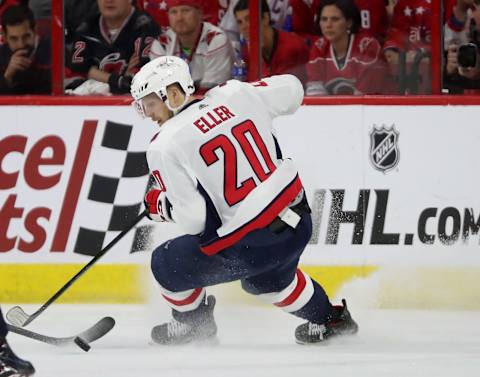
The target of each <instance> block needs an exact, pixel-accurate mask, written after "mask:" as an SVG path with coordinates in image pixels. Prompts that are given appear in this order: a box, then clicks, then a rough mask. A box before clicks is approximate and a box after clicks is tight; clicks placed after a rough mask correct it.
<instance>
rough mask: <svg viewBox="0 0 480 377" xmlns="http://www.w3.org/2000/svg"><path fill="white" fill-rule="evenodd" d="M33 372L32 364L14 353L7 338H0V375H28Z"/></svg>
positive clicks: (21, 376) (22, 376) (18, 376)
mask: <svg viewBox="0 0 480 377" xmlns="http://www.w3.org/2000/svg"><path fill="white" fill-rule="evenodd" d="M34 373H35V369H34V368H33V365H32V364H30V363H29V362H28V361H26V360H22V359H20V358H19V357H18V356H17V355H15V353H13V351H12V349H11V348H10V346H9V345H8V343H7V340H6V339H1V338H0V377H28V376H31V375H33V374H34Z"/></svg>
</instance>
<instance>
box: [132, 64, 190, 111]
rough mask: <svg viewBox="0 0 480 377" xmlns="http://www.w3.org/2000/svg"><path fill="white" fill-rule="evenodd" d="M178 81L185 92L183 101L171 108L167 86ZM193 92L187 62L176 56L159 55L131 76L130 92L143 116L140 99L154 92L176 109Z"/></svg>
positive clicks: (168, 105) (173, 109)
mask: <svg viewBox="0 0 480 377" xmlns="http://www.w3.org/2000/svg"><path fill="white" fill-rule="evenodd" d="M175 83H178V84H179V85H180V87H181V88H182V89H183V91H184V92H185V102H184V103H183V104H182V105H180V106H178V107H177V108H172V107H171V106H170V104H169V101H168V97H167V87H168V86H169V85H172V84H175ZM193 92H195V86H194V84H193V80H192V76H191V75H190V68H189V67H188V64H187V63H186V62H185V61H184V60H183V59H181V58H179V57H177V56H160V57H158V58H156V59H154V60H152V61H150V62H148V63H147V64H145V65H144V66H143V67H142V68H141V69H140V71H138V73H137V74H136V75H135V76H134V77H133V80H132V85H131V86H130V93H131V94H132V97H133V99H134V100H135V101H134V105H135V107H136V109H137V110H138V111H139V112H140V114H141V115H142V116H145V111H144V107H143V104H142V99H143V98H144V97H146V96H148V95H149V94H151V93H155V94H156V95H157V96H158V97H159V98H160V99H161V100H162V101H163V102H164V103H165V104H166V105H167V107H168V108H169V109H170V110H172V111H176V110H179V109H180V108H182V107H183V106H184V105H185V103H186V102H187V100H188V97H189V96H190V95H192V94H193Z"/></svg>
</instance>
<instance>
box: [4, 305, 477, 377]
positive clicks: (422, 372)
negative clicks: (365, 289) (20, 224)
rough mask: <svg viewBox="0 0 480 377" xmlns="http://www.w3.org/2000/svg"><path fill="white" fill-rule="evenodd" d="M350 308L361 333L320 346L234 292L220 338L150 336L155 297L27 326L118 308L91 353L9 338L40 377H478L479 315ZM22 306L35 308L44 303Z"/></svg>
mask: <svg viewBox="0 0 480 377" xmlns="http://www.w3.org/2000/svg"><path fill="white" fill-rule="evenodd" d="M350 306H351V312H352V314H353V316H354V318H355V319H356V320H357V321H358V323H359V325H360V332H359V334H358V335H356V336H354V337H350V338H345V339H338V340H336V341H334V342H333V341H332V342H331V343H330V344H328V345H321V346H300V345H296V344H295V343H294V340H293V331H294V329H295V326H296V325H297V324H299V323H301V322H302V321H301V320H298V319H296V318H294V317H291V316H289V315H287V314H285V313H283V312H282V311H280V310H278V309H276V308H272V307H268V306H263V305H251V304H250V302H247V303H242V304H235V303H232V302H229V301H228V300H225V301H223V302H222V300H218V302H217V307H216V309H215V316H216V320H217V324H218V326H219V336H218V337H219V340H220V343H219V344H218V345H216V346H182V347H173V348H172V347H170V348H169V347H164V346H163V347H162V346H154V345H152V344H150V340H149V337H150V329H151V327H152V326H153V325H155V324H158V323H160V322H163V321H165V320H167V319H168V318H169V315H168V311H167V308H166V307H165V306H163V305H162V304H160V303H157V302H154V303H150V304H147V305H53V306H52V307H50V308H49V309H47V311H45V312H44V313H43V314H42V315H41V317H38V318H37V319H36V320H35V322H33V323H32V324H31V325H29V327H28V328H29V329H31V330H34V331H38V332H43V333H45V334H49V335H54V336H67V335H72V334H74V333H76V332H79V331H82V330H83V329H85V328H86V327H88V326H90V325H92V324H93V323H95V322H96V321H97V320H98V319H100V318H101V317H103V316H107V315H110V316H113V317H114V318H115V319H116V322H117V323H116V326H115V328H114V329H113V330H112V331H111V332H110V333H109V334H107V335H106V336H105V337H104V338H102V339H100V340H98V341H97V342H94V343H92V349H91V350H90V352H88V353H85V352H83V351H81V350H80V349H78V348H75V347H69V348H56V347H53V346H50V345H47V344H43V343H38V342H36V341H33V340H29V339H27V338H24V337H21V336H18V335H15V334H10V335H9V338H10V343H11V345H12V347H13V348H14V350H15V351H16V352H17V353H18V354H19V355H21V356H22V357H25V358H27V359H30V360H31V361H32V362H33V363H34V365H35V367H36V369H37V374H36V376H37V377H56V376H69V377H80V376H88V377H132V376H142V377H154V376H155V377H157V376H158V377H187V376H188V377H207V376H208V377H227V376H231V377H247V376H248V377H252V376H253V377H257V376H258V377H292V376H295V377H300V376H302V377H303V376H325V377H337V376H338V377H341V376H360V377H363V376H368V377H385V376H399V377H400V376H401V377H415V376H419V377H420V376H422V377H425V376H432V377H433V376H434V377H463V376H465V377H475V376H480V325H479V322H480V315H479V314H480V313H478V312H474V311H470V312H468V311H438V310H437V311H434V310H422V311H421V310H379V309H372V308H370V309H369V308H362V307H355V306H354V305H353V304H352V305H350ZM22 307H24V308H25V309H26V310H27V312H29V313H32V312H33V311H35V310H36V309H37V308H38V306H37V305H22ZM4 309H5V310H6V309H8V306H6V305H4Z"/></svg>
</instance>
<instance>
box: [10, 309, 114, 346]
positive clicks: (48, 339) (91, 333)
mask: <svg viewBox="0 0 480 377" xmlns="http://www.w3.org/2000/svg"><path fill="white" fill-rule="evenodd" d="M113 326H115V320H114V319H113V318H112V317H104V318H102V319H101V320H100V321H98V322H97V323H95V324H94V325H93V326H92V327H90V328H88V329H87V330H85V331H83V332H81V333H80V334H78V335H74V336H68V337H64V338H56V337H53V336H48V335H42V334H38V333H36V332H33V331H30V330H26V329H22V328H21V327H17V326H13V325H10V324H7V328H8V331H11V332H13V333H15V334H19V335H23V336H26V337H27V338H31V339H35V340H38V341H39V342H43V343H48V344H52V345H54V346H66V345H74V344H75V345H77V346H78V347H80V348H81V349H82V350H84V351H85V352H88V351H89V350H90V344H89V343H91V342H94V341H95V340H97V339H99V338H101V337H102V336H104V335H105V334H107V333H108V332H109V331H110V330H111V329H113Z"/></svg>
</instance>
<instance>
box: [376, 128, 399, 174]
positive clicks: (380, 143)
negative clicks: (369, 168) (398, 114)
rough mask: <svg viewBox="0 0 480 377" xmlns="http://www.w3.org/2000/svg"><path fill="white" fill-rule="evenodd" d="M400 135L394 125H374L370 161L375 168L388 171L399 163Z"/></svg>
mask: <svg viewBox="0 0 480 377" xmlns="http://www.w3.org/2000/svg"><path fill="white" fill-rule="evenodd" d="M398 137H399V133H398V132H397V131H396V130H395V127H394V126H393V125H392V126H391V127H390V128H387V127H386V126H385V125H382V127H380V128H376V127H375V126H374V128H373V130H372V132H371V133H370V161H371V162H372V165H373V167H374V168H375V169H377V170H380V171H382V172H384V173H386V172H387V171H389V170H392V169H393V168H394V167H395V166H397V165H398V161H399V159H400V151H399V149H398Z"/></svg>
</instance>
